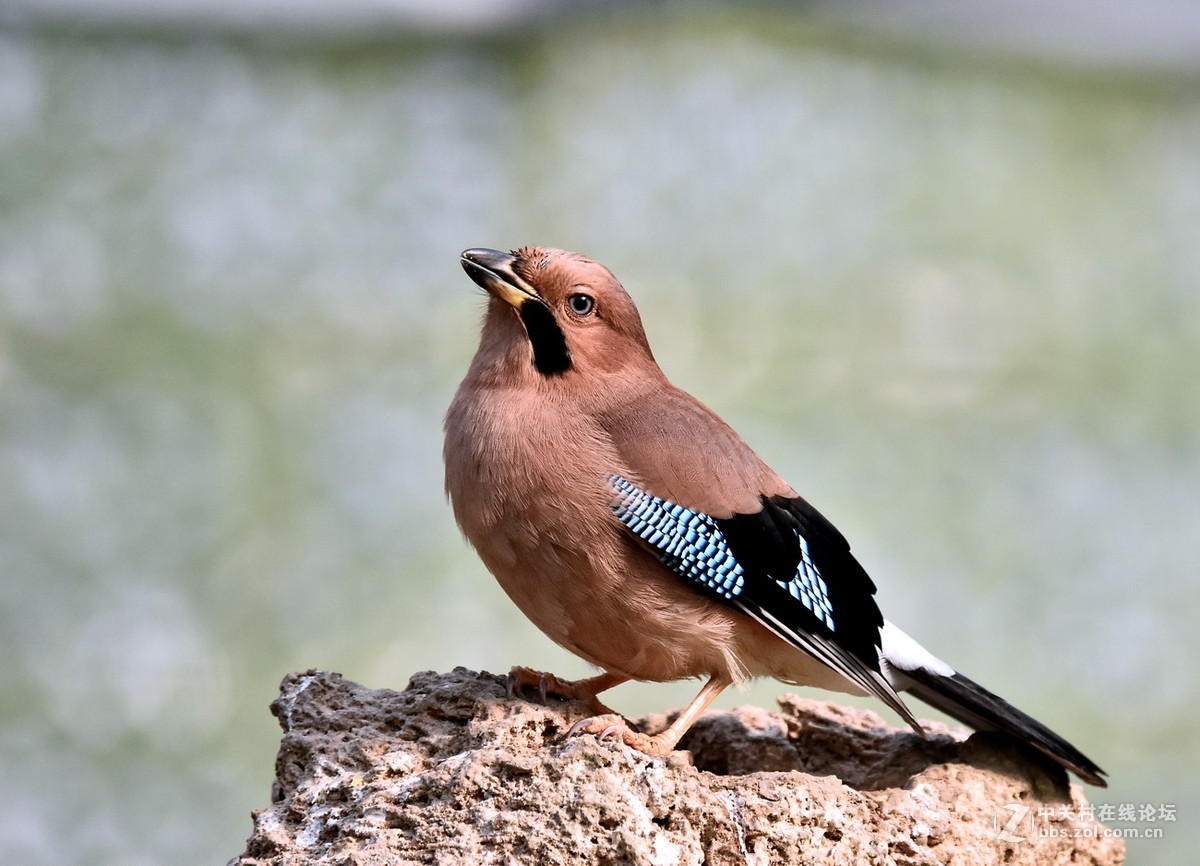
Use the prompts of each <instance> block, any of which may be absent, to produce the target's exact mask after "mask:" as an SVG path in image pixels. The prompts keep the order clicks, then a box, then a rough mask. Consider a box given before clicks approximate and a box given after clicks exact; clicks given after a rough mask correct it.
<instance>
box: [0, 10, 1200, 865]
mask: <svg viewBox="0 0 1200 866" xmlns="http://www.w3.org/2000/svg"><path fill="white" fill-rule="evenodd" d="M525 243H539V244H545V245H552V246H563V247H568V248H574V249H579V250H582V251H584V252H586V253H588V254H590V255H593V256H594V257H596V258H598V259H600V260H602V261H604V262H606V263H607V264H609V265H610V266H611V267H612V268H613V269H614V270H615V271H616V272H617V274H618V275H619V276H620V277H622V278H623V280H624V282H625V284H626V286H627V287H628V288H629V289H630V291H631V292H632V293H633V294H634V296H635V298H636V299H637V300H638V301H639V303H640V305H641V309H642V312H643V317H644V319H645V321H646V325H647V330H648V332H649V335H650V338H651V341H652V344H653V345H654V348H655V351H656V354H657V356H658V358H659V360H660V362H661V363H662V364H663V366H664V368H665V369H666V370H667V372H668V373H669V374H670V375H671V376H672V377H673V378H674V379H675V380H676V381H677V382H678V383H680V384H682V385H684V386H685V387H687V388H688V389H689V390H692V391H693V392H694V393H696V394H697V395H699V396H700V397H701V398H702V399H704V400H705V401H706V402H708V403H710V404H711V405H712V406H714V407H715V408H716V409H717V410H718V411H719V412H721V413H722V414H723V415H724V416H725V417H726V418H727V419H729V420H730V421H731V422H733V423H734V425H735V426H737V427H738V428H739V429H741V430H742V431H743V433H744V434H745V435H746V437H747V438H748V439H749V440H750V441H751V443H752V444H754V445H755V446H756V447H757V448H758V449H759V450H760V451H761V452H762V453H763V455H764V456H765V457H766V458H767V459H768V461H769V462H770V463H772V464H773V465H774V466H775V467H776V468H777V469H778V470H779V471H780V472H781V473H782V474H784V475H785V476H786V477H787V478H788V479H789V480H791V481H792V483H793V485H794V486H796V487H797V488H798V489H799V490H801V491H802V492H803V493H804V494H805V495H806V496H807V497H808V498H809V499H811V500H812V501H814V502H815V503H816V504H817V505H818V507H821V508H822V509H823V510H824V511H825V512H826V513H827V514H828V515H829V516H830V517H831V518H832V519H833V520H834V521H835V522H836V523H838V524H839V526H840V527H841V528H842V529H843V531H844V532H846V534H847V535H848V536H849V537H850V538H851V540H852V542H853V543H854V544H855V546H856V549H857V551H858V552H859V554H860V559H862V561H863V562H864V563H865V564H866V565H867V567H868V570H870V571H871V572H872V573H873V574H874V575H875V577H876V580H877V582H878V583H879V584H880V585H881V598H882V601H883V604H884V607H885V610H886V611H887V612H888V614H889V616H890V618H892V619H894V620H897V621H898V622H900V623H901V624H903V625H904V627H905V628H906V629H907V630H909V631H910V632H912V633H913V634H914V635H916V636H918V637H919V638H920V639H921V640H922V641H924V642H925V643H927V644H928V645H929V646H930V647H931V648H933V649H934V650H935V651H937V652H939V654H941V655H943V656H944V657H946V658H947V659H948V660H949V661H950V662H951V663H953V664H954V665H956V666H957V667H959V668H960V669H961V670H964V671H966V672H967V673H969V674H970V675H971V676H972V677H974V678H976V679H978V680H981V681H982V682H984V683H985V684H987V685H989V686H990V687H991V688H993V689H995V690H996V691H998V692H1000V693H1002V694H1004V695H1005V696H1007V697H1009V698H1010V699H1012V700H1013V701H1014V702H1016V703H1018V704H1020V705H1022V706H1024V707H1026V708H1027V709H1030V710H1031V711H1033V712H1035V714H1037V715H1038V716H1039V717H1041V718H1043V719H1044V720H1045V721H1047V722H1049V723H1051V724H1052V725H1053V726H1055V727H1056V728H1059V729H1060V730H1062V731H1063V732H1064V733H1067V734H1068V735H1069V736H1070V737H1071V738H1072V739H1074V740H1075V741H1076V742H1077V743H1078V744H1079V745H1080V746H1081V747H1083V748H1084V750H1085V751H1086V752H1088V753H1089V754H1090V755H1093V756H1094V757H1095V758H1096V759H1097V760H1098V761H1099V762H1100V763H1101V764H1102V765H1103V766H1104V767H1105V768H1106V769H1108V770H1109V771H1110V772H1111V774H1112V778H1113V785H1112V787H1111V788H1110V789H1109V790H1108V791H1093V792H1092V795H1093V799H1094V801H1095V802H1097V803H1109V804H1113V805H1119V804H1126V803H1136V804H1138V805H1139V806H1141V805H1143V804H1147V803H1152V804H1155V805H1173V806H1175V814H1176V821H1175V822H1167V821H1165V820H1162V821H1158V822H1157V823H1156V822H1150V823H1147V822H1144V821H1138V822H1123V823H1122V822H1115V825H1116V826H1119V827H1124V828H1138V829H1141V830H1145V829H1148V828H1152V827H1159V828H1161V829H1162V830H1163V831H1164V832H1163V838H1161V839H1154V840H1143V841H1132V842H1131V843H1130V850H1131V852H1133V854H1134V859H1143V860H1148V861H1153V862H1157V863H1168V862H1179V863H1182V862H1189V861H1190V857H1189V856H1188V854H1189V853H1190V850H1191V846H1190V839H1189V836H1191V835H1192V833H1191V832H1190V831H1191V830H1193V829H1194V827H1195V822H1196V820H1197V819H1200V787H1198V785H1197V782H1196V775H1195V766H1196V759H1197V756H1198V754H1200V744H1198V737H1197V724H1196V720H1195V711H1196V699H1195V683H1196V678H1197V677H1196V659H1197V655H1198V652H1200V638H1198V637H1197V634H1198V632H1197V629H1196V628H1195V625H1194V621H1195V616H1196V609H1197V600H1198V595H1200V591H1198V589H1197V586H1196V582H1195V579H1194V576H1195V569H1196V565H1195V562H1196V554H1197V517H1198V516H1200V502H1198V498H1200V497H1198V495H1197V486H1198V482H1200V471H1198V467H1200V392H1198V389H1197V385H1196V381H1197V374H1200V87H1197V85H1196V83H1195V82H1194V81H1191V80H1188V79H1186V78H1179V77H1170V76H1168V75H1162V76H1160V77H1152V76H1142V77H1138V76H1134V75H1129V74H1126V75H1122V76H1117V75H1112V74H1103V73H1095V74H1088V73H1087V72H1086V71H1080V70H1078V69H1076V70H1073V71H1071V72H1062V71H1058V70H1056V69H1055V68H1054V67H1053V65H1052V64H1050V65H1043V66H1039V67H1038V68H1030V67H1027V66H1023V65H1021V64H1018V63H1006V62H1003V61H995V60H993V61H981V60H978V59H974V58H971V57H969V56H965V55H959V56H954V55H949V54H946V55H943V54H936V53H929V52H920V51H913V50H904V49H899V48H896V47H894V46H892V47H890V46H888V45H886V44H879V43H867V42H856V41H855V40H854V39H853V38H851V37H849V36H843V37H838V38H835V36H831V34H830V32H829V31H828V30H827V29H821V30H815V29H810V28H808V27H807V26H806V25H805V22H804V19H802V18H801V19H796V18H793V17H788V18H786V19H778V20H777V19H774V18H771V17H766V16H761V17H755V18H753V19H746V20H736V19H733V18H730V17H727V16H721V15H701V16H698V17H697V16H693V17H691V18H690V19H688V20H686V21H685V20H684V19H683V18H681V17H677V16H670V15H668V16H658V17H655V16H638V17H633V18H625V17H621V16H613V17H610V18H606V19H603V20H595V21H590V22H571V21H566V20H564V21H560V22H558V23H556V24H551V25H546V26H545V27H542V28H537V29H534V30H533V31H532V32H525V33H523V34H522V35H521V36H519V37H518V36H516V35H515V34H514V35H512V36H509V37H503V36H501V37H495V38H490V39H481V38H467V37H462V38H449V37H441V38H437V39H433V38H430V39H426V40H421V39H417V38H413V39H408V40H405V39H396V40H381V41H377V42H370V43H365V42H362V41H359V42H354V43H350V44H338V43H331V42H324V41H321V40H308V41H304V42H290V43H284V42H273V41H271V40H269V39H235V38H222V37H219V36H215V35H208V36H195V35H193V36H186V35H177V34H169V33H163V34H159V35H149V34H145V33H140V34H139V33H135V32H125V31H120V30H116V31H107V32H103V33H96V32H91V33H89V32H84V31H79V32H70V31H59V32H54V33H38V32H36V31H16V30H10V31H0V573H2V574H3V580H2V581H0V600H2V602H0V652H2V654H3V658H4V664H3V665H2V666H0V689H2V692H0V719H2V729H0V750H2V759H0V861H3V862H6V863H23V864H70V863H80V864H82V863H88V864H143V863H146V864H148V863H156V862H164V863H184V862H196V863H199V862H220V861H222V860H223V859H225V858H228V857H230V856H233V855H234V854H236V853H237V852H238V851H239V850H240V849H241V845H242V842H243V840H244V838H245V836H246V835H247V834H248V832H249V830H250V820H249V810H250V809H251V808H252V807H255V806H261V805H265V804H266V803H267V801H268V795H269V789H270V781H271V778H272V761H273V757H274V748H275V744H276V741H277V736H278V729H277V727H276V725H275V723H274V720H273V719H272V718H271V717H270V715H269V714H268V712H267V709H266V707H267V704H268V703H269V702H270V700H271V699H272V697H273V696H274V694H275V689H276V686H277V684H278V682H279V680H280V679H281V678H282V676H283V675H284V674H285V673H287V672H288V671H291V670H296V669H303V668H307V667H310V666H318V667H322V668H328V669H334V670H339V671H341V672H343V673H345V674H346V675H347V676H350V677H353V678H355V679H358V680H360V681H362V682H364V683H367V684H368V685H371V686H377V687H383V686H388V687H394V688H400V687H403V686H404V685H405V683H406V682H407V679H408V676H409V675H410V674H411V673H412V672H414V671H416V670H421V669H427V668H437V669H448V668H450V667H452V666H454V665H458V664H463V665H467V666H471V667H475V668H487V669H490V670H494V671H503V670H506V669H507V668H508V667H509V666H510V665H512V664H514V663H523V664H528V665H533V666H537V667H544V668H551V669H554V670H555V671H556V672H558V673H560V674H562V675H568V676H573V675H583V674H585V673H586V668H585V666H584V665H583V664H582V663H581V662H578V661H576V660H574V659H571V658H570V657H568V656H566V655H564V654H563V653H562V652H561V651H559V650H557V649H556V648H554V647H552V645H550V644H549V642H548V641H546V640H545V639H544V638H542V637H541V636H540V635H539V634H538V633H537V632H536V631H535V630H534V629H533V628H532V626H530V625H528V624H527V623H526V622H524V620H523V619H522V618H521V616H520V614H519V613H517V612H516V611H515V610H514V609H513V608H512V607H511V606H510V604H509V603H508V602H507V600H506V599H505V598H504V597H503V596H502V594H501V593H500V592H499V590H498V589H497V588H496V587H495V586H494V584H493V581H492V580H491V578H490V577H489V576H488V575H487V574H486V573H485V572H484V570H483V568H482V566H481V565H480V564H479V562H478V561H477V560H476V559H475V558H474V556H473V554H472V553H471V552H470V551H469V550H468V549H467V548H466V546H465V545H464V543H463V542H462V541H461V540H460V538H459V536H458V533H457V531H456V529H455V527H454V525H453V522H452V519H451V517H450V514H449V510H448V508H447V507H446V505H445V503H444V501H443V497H442V492H441V463H440V448H441V439H440V436H441V434H440V425H441V416H442V413H443V412H444V410H445V407H446V405H447V404H448V402H449V400H450V397H451V394H452V392H453V389H454V386H455V384H456V383H457V381H458V379H459V378H460V377H461V375H462V373H463V371H464V369H465V367H466V364H467V362H468V360H469V358H470V355H471V353H472V351H473V348H474V340H475V337H476V328H477V322H478V318H479V315H480V312H481V309H482V306H481V299H480V297H479V295H478V293H477V291H476V290H474V288H473V286H472V285H471V284H470V283H469V281H468V280H467V279H466V278H465V277H464V276H463V274H462V273H461V271H460V269H459V267H458V264H457V262H456V256H457V253H458V251H459V250H461V249H463V248H466V247H471V246H492V247H511V246H517V245H521V244H525ZM693 689H694V685H693V684H681V685H676V686H669V687H663V686H653V687H650V686H627V687H623V688H622V689H620V690H617V691H616V692H614V693H613V696H612V702H613V703H614V704H615V705H616V706H618V707H619V708H622V709H625V710H627V711H629V712H631V713H637V712H642V711H649V710H661V709H665V708H666V707H668V706H676V705H679V704H680V703H682V702H685V701H686V700H687V699H688V698H689V697H690V696H691V694H692V690H693ZM782 689H783V687H781V686H779V685H778V684H774V683H765V684H760V685H758V686H756V687H754V688H753V689H752V690H751V691H750V692H749V694H746V693H743V694H740V695H739V694H730V695H728V696H726V697H725V698H724V699H723V700H724V703H725V705H726V706H728V705H731V704H734V703H738V702H744V701H748V700H752V701H756V702H766V703H767V704H768V705H769V703H770V701H771V699H772V697H773V696H774V695H775V694H776V693H778V692H779V691H781V690H782Z"/></svg>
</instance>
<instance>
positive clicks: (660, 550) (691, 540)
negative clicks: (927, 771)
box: [608, 475, 919, 730]
mask: <svg viewBox="0 0 1200 866" xmlns="http://www.w3.org/2000/svg"><path fill="white" fill-rule="evenodd" d="M608 483H609V485H610V486H611V487H612V489H613V491H614V492H615V493H616V497H615V498H614V501H613V505H612V509H613V513H614V514H615V515H616V516H617V518H618V519H619V520H620V521H621V522H622V523H623V524H625V526H626V527H627V528H628V529H629V530H630V531H631V532H632V533H633V534H634V535H636V536H637V537H638V538H640V539H641V540H642V541H643V542H644V543H645V544H646V545H647V546H648V547H649V548H650V549H651V551H652V552H653V553H654V554H655V556H657V557H658V559H659V560H660V561H661V562H662V563H663V564H664V565H665V566H667V567H668V568H669V569H671V571H673V572H675V573H676V574H677V575H679V576H680V577H682V578H684V579H686V580H688V581H689V582H691V583H692V584H694V585H696V586H698V587H700V588H701V589H703V590H704V591H705V592H707V593H708V594H709V595H711V596H713V597H715V598H717V599H718V600H720V601H722V602H724V603H725V604H729V605H730V606H732V607H734V608H736V609H738V610H740V611H742V612H743V613H745V614H747V615H748V616H750V617H752V618H754V619H756V620H758V621H759V622H760V623H762V624H763V625H764V626H766V627H767V628H768V629H770V630H771V631H772V632H774V633H775V634H777V635H779V637H781V638H782V639H783V640H785V641H787V642H788V643H790V644H792V645H793V646H795V647H797V648H798V649H801V650H803V651H804V652H806V653H808V654H809V655H811V656H813V657H814V658H815V659H817V660H818V661H821V662H823V663H824V664H826V665H828V666H829V667H831V668H833V669H834V670H836V671H838V672H839V673H841V674H842V675H843V676H845V677H846V678H847V679H849V680H851V681H852V682H854V683H856V684H857V685H859V686H860V687H861V688H862V689H863V690H865V691H866V692H868V693H870V694H874V695H876V696H877V697H879V698H880V699H881V700H882V701H884V702H885V703H886V704H888V705H889V706H891V707H892V708H893V709H895V710H896V711H897V712H898V713H900V715H901V716H902V717H903V718H904V719H905V720H906V721H908V722H909V723H910V724H912V725H914V726H917V723H916V720H915V719H914V718H913V717H912V715H911V714H910V713H909V712H908V709H907V708H906V707H905V706H904V704H903V702H901V700H900V698H899V697H898V696H897V695H896V692H895V690H894V689H893V688H892V687H891V685H890V684H889V683H888V682H887V680H886V679H884V677H883V676H882V674H881V673H880V670H879V629H880V628H881V627H882V625H883V617H882V615H881V614H880V613H879V607H878V605H876V603H875V598H874V592H875V586H874V584H873V583H871V580H870V578H869V577H867V575H866V573H865V572H863V570H862V568H861V566H859V565H858V563H857V562H856V561H855V560H854V558H853V556H851V555H850V552H849V545H847V544H846V542H845V539H843V538H842V536H841V534H840V533H838V532H837V530H836V529H834V528H833V527H832V526H831V525H829V523H828V521H825V519H824V518H823V517H821V515H820V514H818V513H817V512H816V510H815V509H813V508H812V507H811V506H810V505H808V503H806V502H804V501H803V500H800V499H794V500H793V499H783V498H781V497H774V498H771V499H768V498H766V497H764V498H763V510H762V511H761V512H758V513H757V514H737V515H734V516H733V517H731V518H715V517H712V516H711V515H708V514H704V513H702V512H699V511H694V510H692V509H689V508H686V507H684V506H682V505H679V504H677V503H674V502H670V501H668V500H666V499H662V498H661V497H658V496H654V495H653V494H651V493H648V492H646V491H645V490H642V489H641V488H639V487H637V486H636V485H635V484H633V483H632V482H631V481H629V480H628V479H626V478H624V477H622V476H620V475H610V476H608ZM805 530H807V531H805ZM839 552H841V555H840V556H839V555H838V554H839ZM918 730H919V727H918Z"/></svg>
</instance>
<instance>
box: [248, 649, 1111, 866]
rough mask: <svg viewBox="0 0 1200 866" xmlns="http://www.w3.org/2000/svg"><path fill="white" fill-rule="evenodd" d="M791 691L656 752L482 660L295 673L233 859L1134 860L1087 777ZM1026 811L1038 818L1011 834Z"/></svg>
mask: <svg viewBox="0 0 1200 866" xmlns="http://www.w3.org/2000/svg"><path fill="white" fill-rule="evenodd" d="M779 703H780V710H779V711H778V712H768V711H766V710H763V709H759V708H756V707H744V708H739V709H737V710H734V711H731V712H721V713H710V714H707V715H705V716H704V717H703V718H701V720H700V721H699V722H697V724H696V726H695V727H694V728H693V730H692V732H690V733H689V735H688V736H687V737H686V738H685V739H684V741H683V742H682V743H681V747H682V748H683V749H686V750H687V751H678V752H676V753H674V754H672V755H671V756H669V757H667V758H650V757H647V756H645V755H642V754H640V753H637V752H634V751H632V750H631V749H629V748H628V747H626V746H625V745H623V744H620V743H616V742H613V741H611V740H603V741H602V740H599V739H597V738H596V737H594V736H591V735H579V736H569V737H568V736H565V732H566V730H567V729H568V728H569V727H570V725H571V724H572V723H573V722H574V721H576V720H577V719H579V718H582V717H584V716H586V715H587V714H588V711H587V708H586V706H585V705H583V704H580V703H569V702H562V701H556V700H554V699H551V700H550V701H549V704H548V705H547V706H542V705H539V704H536V703H530V702H527V701H525V700H520V699H511V700H510V699H508V698H507V697H506V694H505V682H504V679H503V678H502V677H498V676H494V675H492V674H488V673H481V674H477V673H475V672H473V671H469V670H466V669H464V668H457V669H455V670H454V671H453V672H451V673H448V674H437V673H431V672H430V673H420V674H417V675H416V676H414V677H413V678H412V681H411V682H410V683H409V685H408V688H407V689H405V690H404V691H402V692H395V691H389V690H386V689H379V690H371V689H367V688H365V687H363V686H361V685H358V684H356V683H353V682H350V681H348V680H345V679H343V678H342V677H341V676H340V675H338V674H334V673H327V672H321V671H308V672H307V673H303V674H293V675H291V676H289V677H287V678H286V679H285V680H284V681H283V684H282V687H281V693H280V696H279V698H278V699H277V700H276V701H275V702H274V703H273V704H272V706H271V709H272V711H273V712H274V713H275V715H276V716H277V717H278V719H279V722H280V725H281V726H282V727H283V731H284V735H283V741H282V743H281V745H280V749H279V755H278V758H277V760H276V780H275V785H274V789H273V793H272V798H271V799H272V805H270V806H269V807H267V808H265V809H261V810H258V811H256V812H255V813H254V832H253V835H252V836H251V837H250V839H249V840H248V842H247V845H246V850H245V852H244V853H243V854H242V855H241V856H240V857H238V858H236V859H234V860H233V861H231V864H239V866H251V864H256V866H257V864H272V866H275V864H279V866H296V864H309V863H314V864H315V863H322V864H360V866H367V864H384V863H387V864H408V863H422V864H458V863H470V864H491V863H497V864H520V863H537V864H560V863H562V864H568V863H569V864H605V866H616V864H624V863H645V864H656V866H657V864H662V866H666V864H699V863H706V864H718V866H719V864H762V866H766V864H774V863H789V864H806V863H821V864H868V863H877V864H913V866H915V864H934V863H943V864H975V863H1012V864H1025V863H1028V864H1035V863H1036V864H1066V863H1070V864H1077V866H1079V864H1115V863H1120V862H1122V860H1123V859H1124V845H1123V843H1122V842H1121V840H1120V839H1113V838H1107V837H1106V836H1105V834H1104V828H1103V826H1101V825H1099V824H1096V823H1094V822H1091V821H1079V820H1075V818H1074V817H1073V816H1075V815H1078V813H1079V812H1080V807H1081V806H1082V805H1083V804H1084V803H1085V802H1086V801H1085V800H1084V797H1083V792H1082V790H1081V788H1080V787H1079V786H1078V785H1070V786H1068V783H1067V779H1066V777H1065V775H1064V774H1063V773H1062V771H1061V770H1060V769H1058V768H1057V767H1054V766H1050V765H1047V764H1046V763H1045V762H1044V761H1042V760H1041V759H1040V758H1039V757H1038V756H1037V755H1036V754H1028V753H1026V751H1024V750H1023V749H1021V748H1019V747H1017V746H1015V745H1013V744H1012V743H1011V742H1009V741H1005V740H1001V739H1000V738H998V737H994V736H989V735H981V734H974V735H971V736H970V737H966V732H962V731H957V732H956V731H952V730H951V729H949V728H946V727H945V726H943V725H939V724H936V723H931V724H930V726H929V727H930V730H931V732H932V733H931V735H930V737H929V739H927V740H926V739H922V738H920V737H919V736H917V735H915V734H913V733H911V732H909V731H906V730H897V729H894V728H890V727H888V726H887V725H886V724H885V723H884V721H883V720H882V719H881V718H880V717H879V716H877V715H875V714H874V713H871V712H868V711H863V710H851V709H846V708H844V707H839V706H838V705H836V704H834V703H830V702H822V701H811V700H804V699H801V698H798V697H796V696H794V695H785V696H784V697H782V698H781V699H780V701H779ZM669 720H670V717H669V716H665V715H662V716H651V717H648V718H647V719H643V720H641V722H639V724H640V726H641V728H642V729H643V730H646V731H648V732H654V731H656V730H659V729H661V728H662V727H664V726H665V725H666V724H667V723H668V722H669ZM1014 804H1015V805H1014ZM1041 804H1058V805H1051V806H1047V807H1045V808H1042V809H1041V810H1040V811H1039V809H1038V807H1039V805H1041ZM1006 807H1008V808H1006ZM1026 810H1027V811H1026ZM1014 814H1019V815H1023V816H1026V817H1025V818H1024V819H1023V820H1021V821H1019V822H1018V823H1017V824H1016V825H1015V826H1013V827H1011V828H1010V829H1009V832H1007V833H1001V831H1002V830H1004V829H1005V827H1006V826H1007V825H1008V822H1009V821H1010V819H1011V818H1012V817H1013V815H1014ZM998 836H1003V837H1004V838H998ZM1018 839H1019V840H1020V841H1017V840H1018Z"/></svg>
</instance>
